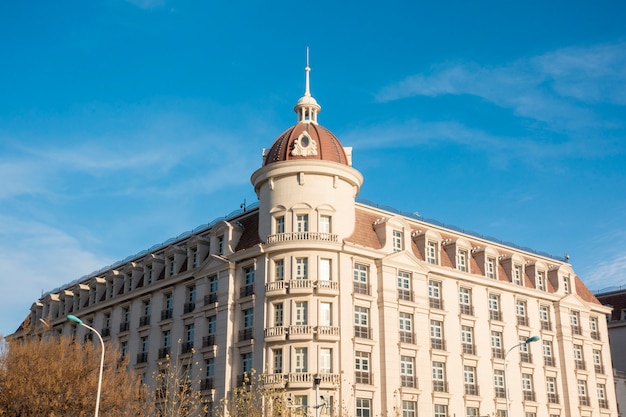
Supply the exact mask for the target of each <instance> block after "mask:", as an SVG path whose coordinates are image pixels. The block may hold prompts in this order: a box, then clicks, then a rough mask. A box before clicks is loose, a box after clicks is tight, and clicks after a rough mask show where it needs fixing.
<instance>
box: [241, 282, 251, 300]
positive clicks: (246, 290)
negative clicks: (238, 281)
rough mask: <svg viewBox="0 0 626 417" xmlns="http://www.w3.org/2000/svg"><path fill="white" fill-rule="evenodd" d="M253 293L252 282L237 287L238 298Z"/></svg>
mask: <svg viewBox="0 0 626 417" xmlns="http://www.w3.org/2000/svg"><path fill="white" fill-rule="evenodd" d="M251 295H254V283H252V284H246V285H244V286H243V287H241V288H240V289H239V298H243V297H250V296H251Z"/></svg>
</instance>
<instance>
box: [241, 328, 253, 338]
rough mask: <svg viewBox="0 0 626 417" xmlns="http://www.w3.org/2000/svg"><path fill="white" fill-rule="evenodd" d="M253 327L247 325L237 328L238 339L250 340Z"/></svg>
mask: <svg viewBox="0 0 626 417" xmlns="http://www.w3.org/2000/svg"><path fill="white" fill-rule="evenodd" d="M253 330H254V329H253V328H252V327H249V328H247V329H243V330H239V341H240V342H241V341H244V340H251V339H252V338H253V336H254V335H253V333H254V332H253Z"/></svg>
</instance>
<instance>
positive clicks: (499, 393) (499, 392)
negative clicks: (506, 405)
mask: <svg viewBox="0 0 626 417" xmlns="http://www.w3.org/2000/svg"><path fill="white" fill-rule="evenodd" d="M495 391H496V392H495V394H496V398H506V391H505V390H504V387H495Z"/></svg>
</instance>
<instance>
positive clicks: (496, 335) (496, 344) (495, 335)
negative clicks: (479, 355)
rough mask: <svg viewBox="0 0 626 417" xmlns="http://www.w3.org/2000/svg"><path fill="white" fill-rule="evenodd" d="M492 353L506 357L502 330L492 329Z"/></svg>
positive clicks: (495, 355) (500, 357)
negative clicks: (503, 348)
mask: <svg viewBox="0 0 626 417" xmlns="http://www.w3.org/2000/svg"><path fill="white" fill-rule="evenodd" d="M491 353H492V355H493V357H494V358H498V359H502V358H504V351H503V350H502V332H497V331H494V330H492V331H491Z"/></svg>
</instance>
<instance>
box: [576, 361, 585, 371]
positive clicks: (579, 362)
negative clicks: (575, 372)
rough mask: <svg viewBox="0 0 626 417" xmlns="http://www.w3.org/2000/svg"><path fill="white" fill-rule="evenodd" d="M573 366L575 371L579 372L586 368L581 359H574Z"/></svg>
mask: <svg viewBox="0 0 626 417" xmlns="http://www.w3.org/2000/svg"><path fill="white" fill-rule="evenodd" d="M574 365H575V367H576V369H579V370H585V368H586V366H585V361H583V360H581V359H574Z"/></svg>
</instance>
